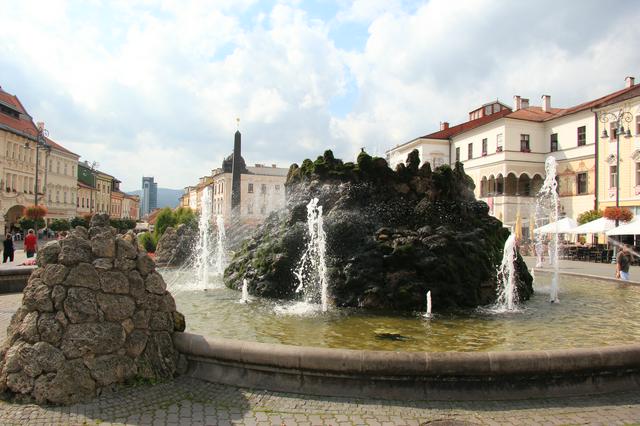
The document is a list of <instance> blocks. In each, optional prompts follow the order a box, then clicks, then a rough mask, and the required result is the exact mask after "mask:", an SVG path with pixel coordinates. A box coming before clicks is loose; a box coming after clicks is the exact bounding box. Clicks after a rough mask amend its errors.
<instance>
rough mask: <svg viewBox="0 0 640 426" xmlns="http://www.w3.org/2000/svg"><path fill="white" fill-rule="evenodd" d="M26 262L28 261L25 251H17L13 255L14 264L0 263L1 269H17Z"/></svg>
mask: <svg viewBox="0 0 640 426" xmlns="http://www.w3.org/2000/svg"><path fill="white" fill-rule="evenodd" d="M0 251H1V250H0ZM25 260H27V254H26V253H25V252H24V250H15V251H14V253H13V262H7V263H0V269H9V268H15V267H16V266H20V264H21V263H22V262H24V261H25Z"/></svg>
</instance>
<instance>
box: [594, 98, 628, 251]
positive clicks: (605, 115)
mask: <svg viewBox="0 0 640 426" xmlns="http://www.w3.org/2000/svg"><path fill="white" fill-rule="evenodd" d="M598 120H600V122H601V123H602V124H606V123H609V122H611V123H612V124H614V125H615V128H614V129H613V130H615V132H616V208H618V207H620V135H624V137H625V138H630V137H631V127H630V126H629V125H627V130H626V132H625V130H624V123H623V122H627V123H630V122H631V120H633V115H632V114H631V113H630V112H629V111H623V110H622V109H620V110H619V111H618V112H617V113H614V112H601V113H600V117H599V118H598ZM601 137H602V138H603V139H605V138H608V137H609V134H608V132H607V128H606V127H605V128H604V129H602V136H601ZM619 223H620V220H619V219H616V227H617V226H618V225H619ZM617 253H618V246H617V245H615V244H614V246H613V258H612V259H611V263H616V261H617V260H616V257H617Z"/></svg>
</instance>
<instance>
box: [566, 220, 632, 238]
mask: <svg viewBox="0 0 640 426" xmlns="http://www.w3.org/2000/svg"><path fill="white" fill-rule="evenodd" d="M625 224H626V222H625ZM615 227H616V221H615V220H611V219H607V218H605V217H601V218H599V219H596V220H592V221H591V222H587V223H583V224H582V225H580V226H578V227H577V228H573V229H571V230H570V231H568V232H567V234H603V233H605V232H607V231H610V230H612V229H613V228H615Z"/></svg>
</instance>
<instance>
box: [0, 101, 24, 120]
mask: <svg viewBox="0 0 640 426" xmlns="http://www.w3.org/2000/svg"><path fill="white" fill-rule="evenodd" d="M0 112H1V113H3V114H4V115H8V116H9V117H12V118H15V119H16V120H19V119H20V112H19V111H17V110H15V109H13V108H10V107H8V106H7V105H3V104H0Z"/></svg>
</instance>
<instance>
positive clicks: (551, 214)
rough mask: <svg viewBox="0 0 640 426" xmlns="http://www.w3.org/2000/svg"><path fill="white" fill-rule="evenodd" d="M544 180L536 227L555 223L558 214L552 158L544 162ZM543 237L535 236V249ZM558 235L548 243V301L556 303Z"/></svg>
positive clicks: (552, 236)
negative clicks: (545, 222)
mask: <svg viewBox="0 0 640 426" xmlns="http://www.w3.org/2000/svg"><path fill="white" fill-rule="evenodd" d="M544 170H545V178H544V182H543V183H542V188H540V191H538V199H537V201H536V225H538V226H540V225H542V221H544V220H545V219H548V220H549V222H550V223H554V222H555V223H557V222H558V218H559V214H558V210H559V208H558V207H559V204H558V182H557V181H556V159H555V158H554V157H552V156H549V157H547V160H546V161H545V162H544ZM543 238H544V235H542V234H538V235H537V236H536V247H542V246H543V243H542V239H543ZM558 248H559V247H558V233H557V232H554V233H552V234H551V239H550V241H549V263H550V264H551V266H553V268H554V271H553V278H552V279H551V287H550V290H549V301H550V302H552V303H557V302H559V301H560V300H559V299H558V267H559V265H558Z"/></svg>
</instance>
